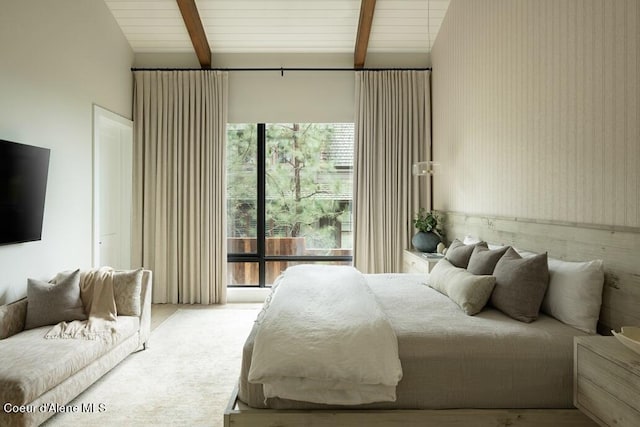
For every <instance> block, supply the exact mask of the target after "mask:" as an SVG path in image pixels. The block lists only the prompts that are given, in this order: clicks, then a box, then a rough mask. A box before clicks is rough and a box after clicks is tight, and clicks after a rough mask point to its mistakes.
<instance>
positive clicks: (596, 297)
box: [540, 258, 604, 334]
mask: <svg viewBox="0 0 640 427" xmlns="http://www.w3.org/2000/svg"><path fill="white" fill-rule="evenodd" d="M548 262H549V287H548V289H547V293H546V295H545V297H544V300H543V301H542V307H541V308H540V310H541V311H542V312H543V313H546V314H548V315H550V316H553V317H555V318H556V319H558V320H559V321H561V322H563V323H566V324H567V325H570V326H573V327H574V328H576V329H580V330H581V331H584V332H587V333H590V334H595V333H596V330H597V326H598V318H599V316H600V305H601V304H602V287H603V285H604V269H603V266H602V260H594V261H585V262H569V261H562V260H559V259H554V258H549V260H548Z"/></svg>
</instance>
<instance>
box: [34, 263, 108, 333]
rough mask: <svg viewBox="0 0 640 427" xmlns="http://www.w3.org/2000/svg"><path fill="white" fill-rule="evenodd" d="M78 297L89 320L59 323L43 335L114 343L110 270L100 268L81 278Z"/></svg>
mask: <svg viewBox="0 0 640 427" xmlns="http://www.w3.org/2000/svg"><path fill="white" fill-rule="evenodd" d="M80 297H81V298H82V302H83V304H84V311H85V313H88V320H74V321H71V322H60V323H58V324H57V325H55V326H54V327H53V328H52V329H51V330H50V331H49V332H47V335H45V338H49V339H55V338H76V339H89V340H103V341H107V342H113V341H115V340H116V338H117V331H116V328H115V320H116V316H117V312H116V302H115V298H114V294H113V269H112V268H110V267H102V268H101V269H99V270H90V271H88V272H85V273H83V274H82V275H81V277H80Z"/></svg>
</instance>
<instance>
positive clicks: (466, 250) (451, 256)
mask: <svg viewBox="0 0 640 427" xmlns="http://www.w3.org/2000/svg"><path fill="white" fill-rule="evenodd" d="M476 246H482V247H485V248H486V247H487V242H478V243H474V244H472V245H465V244H464V243H462V242H461V241H460V240H458V239H455V240H454V241H453V242H451V246H449V249H447V254H446V255H445V258H446V259H447V260H449V262H450V263H451V264H453V265H455V266H456V267H459V268H467V264H469V258H471V253H472V252H473V248H475V247H476Z"/></svg>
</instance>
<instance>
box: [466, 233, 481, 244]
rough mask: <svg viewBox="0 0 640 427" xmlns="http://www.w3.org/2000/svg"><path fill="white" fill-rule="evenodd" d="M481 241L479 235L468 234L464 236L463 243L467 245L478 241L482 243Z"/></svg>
mask: <svg viewBox="0 0 640 427" xmlns="http://www.w3.org/2000/svg"><path fill="white" fill-rule="evenodd" d="M480 241H481V240H480V239H478V238H477V237H474V236H470V235H468V234H467V235H466V236H464V240H463V241H462V243H464V244H465V245H475V244H476V243H480Z"/></svg>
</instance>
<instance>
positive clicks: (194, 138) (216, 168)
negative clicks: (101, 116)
mask: <svg viewBox="0 0 640 427" xmlns="http://www.w3.org/2000/svg"><path fill="white" fill-rule="evenodd" d="M227 86H228V77H227V73H226V72H219V71H135V72H134V155H133V159H134V160H133V161H134V200H133V206H134V207H133V215H134V224H133V235H134V242H133V254H134V255H133V257H134V261H135V263H134V265H144V266H145V267H146V268H149V269H151V270H152V271H153V302H154V303H173V304H175V303H185V304H195V303H198V304H214V303H224V302H226V275H227V273H226V268H227V267H226V265H227V251H226V199H225V191H226V182H225V181H226V168H225V141H226V125H227Z"/></svg>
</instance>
